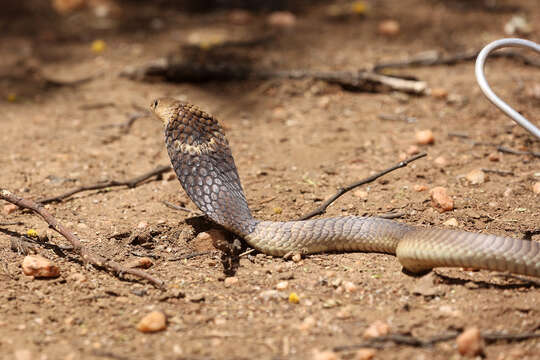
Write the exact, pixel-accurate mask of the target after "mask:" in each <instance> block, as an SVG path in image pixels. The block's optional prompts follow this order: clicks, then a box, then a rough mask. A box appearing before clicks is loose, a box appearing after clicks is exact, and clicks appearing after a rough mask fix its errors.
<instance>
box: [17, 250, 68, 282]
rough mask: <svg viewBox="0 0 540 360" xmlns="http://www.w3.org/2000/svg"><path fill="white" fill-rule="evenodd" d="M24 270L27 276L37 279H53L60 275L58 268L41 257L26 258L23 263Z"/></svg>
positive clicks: (29, 256)
mask: <svg viewBox="0 0 540 360" xmlns="http://www.w3.org/2000/svg"><path fill="white" fill-rule="evenodd" d="M22 270H23V273H24V274H25V275H28V276H33V277H35V278H53V277H58V276H59V275H60V269H58V266H56V265H55V264H53V263H52V262H51V261H50V260H49V259H46V258H44V257H43V256H41V255H28V256H25V258H24V260H23V262H22Z"/></svg>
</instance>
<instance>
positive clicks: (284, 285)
mask: <svg viewBox="0 0 540 360" xmlns="http://www.w3.org/2000/svg"><path fill="white" fill-rule="evenodd" d="M288 286H289V282H288V281H280V282H278V283H277V284H276V289H277V290H285V289H286V288H287V287H288Z"/></svg>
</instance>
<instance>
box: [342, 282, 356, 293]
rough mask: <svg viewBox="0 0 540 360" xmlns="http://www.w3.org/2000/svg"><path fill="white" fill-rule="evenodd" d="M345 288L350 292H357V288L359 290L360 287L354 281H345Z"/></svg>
mask: <svg viewBox="0 0 540 360" xmlns="http://www.w3.org/2000/svg"><path fill="white" fill-rule="evenodd" d="M343 289H345V291H346V292H348V293H353V292H356V290H358V287H357V286H356V285H354V283H353V282H352V281H345V282H343Z"/></svg>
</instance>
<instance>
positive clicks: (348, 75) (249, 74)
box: [122, 57, 427, 95]
mask: <svg viewBox="0 0 540 360" xmlns="http://www.w3.org/2000/svg"><path fill="white" fill-rule="evenodd" d="M122 75H124V76H127V77H130V78H132V79H136V80H138V79H155V78H162V79H164V80H165V81H170V82H196V83H198V82H204V81H235V80H236V81H238V80H247V79H252V80H267V79H314V80H321V81H325V82H327V83H331V84H337V85H340V86H341V87H342V88H343V89H344V90H348V91H364V92H386V91H389V90H393V91H401V92H406V93H412V94H417V95H422V94H424V92H425V91H426V89H427V84H426V83H425V82H423V81H418V80H412V79H405V78H400V77H397V76H387V75H383V74H378V73H376V72H373V71H327V72H324V71H312V70H271V69H257V68H254V67H252V66H251V65H250V64H237V63H234V62H226V61H221V62H215V61H211V60H207V61H206V62H204V61H203V62H200V61H193V60H192V59H189V58H176V57H170V58H165V59H164V58H162V59H158V60H155V61H153V62H151V63H150V64H147V65H145V66H143V67H141V68H139V69H135V70H132V69H129V71H124V72H123V73H122Z"/></svg>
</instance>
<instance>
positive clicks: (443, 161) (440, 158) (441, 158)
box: [433, 156, 448, 167]
mask: <svg viewBox="0 0 540 360" xmlns="http://www.w3.org/2000/svg"><path fill="white" fill-rule="evenodd" d="M433 162H434V163H435V165H437V166H440V167H445V166H446V164H448V162H447V161H446V158H445V157H444V156H437V157H436V158H435V160H433Z"/></svg>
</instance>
